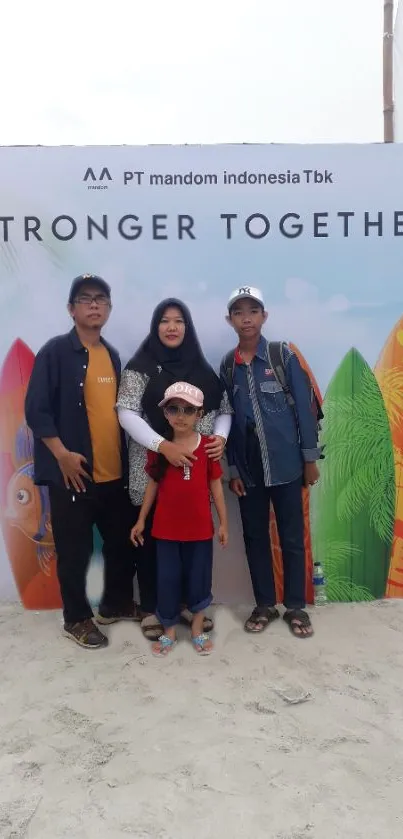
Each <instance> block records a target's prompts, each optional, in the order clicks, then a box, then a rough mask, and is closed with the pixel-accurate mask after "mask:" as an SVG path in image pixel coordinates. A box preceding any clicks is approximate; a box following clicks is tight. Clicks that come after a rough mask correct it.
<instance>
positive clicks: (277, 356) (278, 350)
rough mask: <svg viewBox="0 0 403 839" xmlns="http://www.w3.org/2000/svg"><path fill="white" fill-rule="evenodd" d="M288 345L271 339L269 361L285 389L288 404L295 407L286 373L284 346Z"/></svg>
mask: <svg viewBox="0 0 403 839" xmlns="http://www.w3.org/2000/svg"><path fill="white" fill-rule="evenodd" d="M286 346H287V344H285V343H284V341H270V343H267V361H268V362H269V364H270V367H271V369H272V370H273V373H274V375H275V378H276V381H277V382H278V384H279V385H280V387H282V389H283V391H284V395H285V398H286V400H287V402H288V404H289V405H290V406H291V408H295V400H294V397H293V395H292V393H291V390H290V388H289V387H288V384H287V378H286V374H285V361H284V347H286Z"/></svg>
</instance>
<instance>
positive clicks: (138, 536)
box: [130, 519, 145, 548]
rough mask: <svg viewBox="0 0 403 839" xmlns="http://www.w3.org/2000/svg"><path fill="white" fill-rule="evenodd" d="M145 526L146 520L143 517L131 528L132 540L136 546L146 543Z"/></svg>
mask: <svg viewBox="0 0 403 839" xmlns="http://www.w3.org/2000/svg"><path fill="white" fill-rule="evenodd" d="M144 528H145V521H143V519H138V520H137V522H136V524H135V525H134V527H132V529H131V532H130V541H131V542H133V545H134V546H135V548H138V546H139V545H144V537H143V533H144Z"/></svg>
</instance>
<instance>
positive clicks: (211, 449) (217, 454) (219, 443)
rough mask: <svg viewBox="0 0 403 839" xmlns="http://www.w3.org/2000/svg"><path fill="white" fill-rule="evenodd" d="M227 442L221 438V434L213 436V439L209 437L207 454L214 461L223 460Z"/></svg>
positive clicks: (206, 447)
mask: <svg viewBox="0 0 403 839" xmlns="http://www.w3.org/2000/svg"><path fill="white" fill-rule="evenodd" d="M226 442H227V441H226V439H225V437H220V435H219V434H213V435H212V437H209V442H208V443H206V446H205V449H206V453H207V454H208V456H209V457H211V459H212V460H221V458H222V456H223V454H224V449H225V444H226Z"/></svg>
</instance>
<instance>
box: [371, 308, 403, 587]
mask: <svg viewBox="0 0 403 839" xmlns="http://www.w3.org/2000/svg"><path fill="white" fill-rule="evenodd" d="M375 376H376V378H377V380H378V383H379V387H380V389H381V392H382V395H383V399H384V403H385V407H386V411H387V415H388V419H389V425H390V431H391V435H392V443H393V454H394V467H395V481H396V504H395V519H394V531H393V545H392V552H391V559H390V567H389V573H388V579H387V583H386V592H385V594H386V597H403V318H401V319H400V320H399V321H398V323H397V324H396V326H395V327H394V329H393V330H392V332H391V333H390V335H389V337H388V339H387V341H386V343H385V346H384V348H383V350H382V352H381V355H380V357H379V359H378V361H377V364H376V365H375Z"/></svg>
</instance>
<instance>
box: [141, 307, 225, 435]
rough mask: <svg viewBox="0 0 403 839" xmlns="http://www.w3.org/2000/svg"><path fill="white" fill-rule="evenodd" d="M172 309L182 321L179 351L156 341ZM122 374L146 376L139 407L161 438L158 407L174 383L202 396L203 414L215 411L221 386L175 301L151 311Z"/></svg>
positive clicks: (166, 426)
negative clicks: (197, 390)
mask: <svg viewBox="0 0 403 839" xmlns="http://www.w3.org/2000/svg"><path fill="white" fill-rule="evenodd" d="M170 308H176V309H179V311H180V312H181V313H182V316H183V319H184V321H185V335H184V338H183V341H182V343H181V344H180V346H179V347H175V348H172V347H166V346H165V345H164V344H163V343H162V342H161V341H160V339H159V337H158V327H159V325H160V323H161V320H162V318H163V315H164V312H166V310H167V309H170ZM126 370H134V371H136V372H138V373H146V374H147V376H149V381H148V383H147V386H146V389H145V391H144V395H143V398H142V400H141V405H142V408H143V411H144V413H145V415H146V417H147V419H148V420H149V422H150V425H151V426H152V428H153V429H154V430H155V431H156V432H157V433H158V434H161V435H163V436H166V435H167V434H168V431H169V429H170V426H169V424H168V422H167V420H166V419H165V416H164V412H163V411H162V409H161V408H159V407H158V403H159V402H161V399H163V397H164V393H165V391H166V389H167V387H169V386H170V385H172V384H174V382H189V384H191V385H195V387H198V388H200V390H202V391H203V393H204V412H205V413H206V414H208V413H210V411H213V410H218V408H219V407H220V403H221V399H222V395H223V390H224V389H223V386H222V384H221V382H220V379H219V378H218V376H217V375H216V373H215V372H214V370H213V368H212V367H211V366H210V364H209V363H208V362H207V360H206V359H205V357H204V355H203V352H202V349H201V347H200V344H199V339H198V337H197V333H196V330H195V327H194V324H193V320H192V316H191V314H190V312H189V309H188V308H187V306H185V304H184V303H182V301H181V300H176V298H175V297H169V298H167V300H162V302H161V303H159V304H158V306H157V307H156V309H154V312H153V316H152V318H151V325H150V332H149V335H148V336H147V338H146V339H145V340H144V341H143V343H142V344H140V346H139V348H138V350H137V352H136V353H135V354H134V355H133V356H132V358H131V359H130V361H129V362H128V364H127V365H126Z"/></svg>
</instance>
